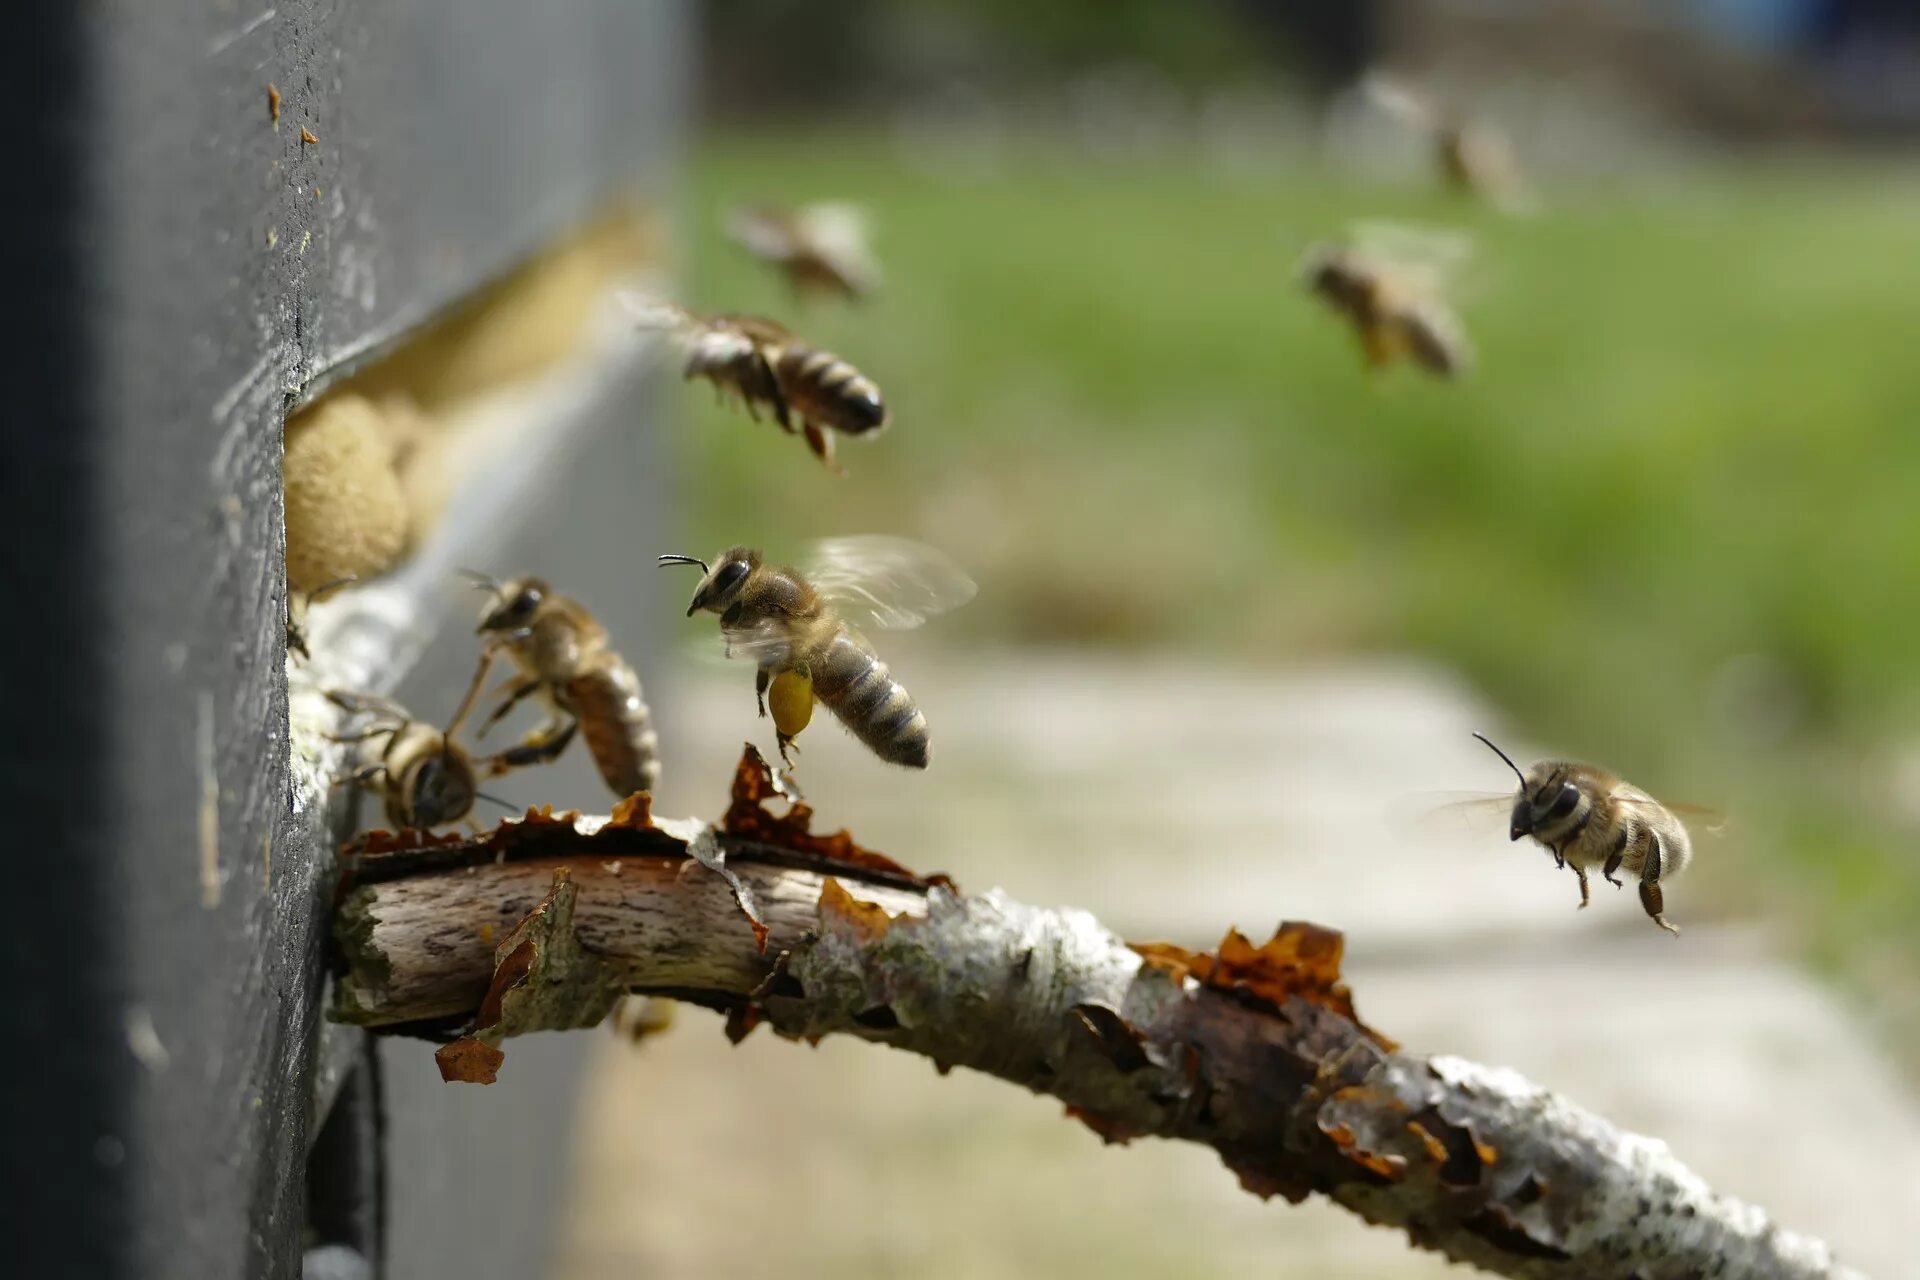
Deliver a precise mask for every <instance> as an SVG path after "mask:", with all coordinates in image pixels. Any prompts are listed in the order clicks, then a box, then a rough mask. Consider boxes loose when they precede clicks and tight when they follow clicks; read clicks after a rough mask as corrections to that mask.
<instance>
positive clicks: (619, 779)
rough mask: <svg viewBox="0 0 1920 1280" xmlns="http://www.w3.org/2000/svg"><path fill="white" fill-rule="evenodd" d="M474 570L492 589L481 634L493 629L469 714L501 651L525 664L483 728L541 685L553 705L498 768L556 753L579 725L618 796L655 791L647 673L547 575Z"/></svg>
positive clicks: (656, 765)
mask: <svg viewBox="0 0 1920 1280" xmlns="http://www.w3.org/2000/svg"><path fill="white" fill-rule="evenodd" d="M466 576H467V577H468V579H469V580H471V581H472V582H473V583H474V584H475V585H476V586H479V587H481V588H482V589H484V590H485V591H487V592H488V593H489V594H490V595H491V596H492V597H493V598H492V600H491V601H490V602H489V604H488V606H487V608H486V609H485V611H484V612H483V613H482V614H481V617H480V626H479V634H480V635H481V636H483V637H484V638H485V639H484V642H483V645H482V649H481V653H480V666H479V669H478V670H476V671H475V672H474V673H473V683H472V684H471V685H469V686H468V688H467V696H466V698H465V699H464V700H463V701H462V703H461V714H462V715H464V714H465V712H466V709H467V708H468V707H469V706H471V705H472V703H473V700H474V698H475V697H476V696H477V695H478V694H479V691H480V686H481V685H482V684H484V683H485V681H486V678H487V673H488V672H489V671H490V670H491V669H492V666H493V663H494V661H495V659H496V658H498V657H499V655H501V654H502V653H504V654H506V656H507V657H508V658H510V659H511V660H512V662H513V665H514V666H515V668H516V669H517V670H516V673H515V675H514V676H513V678H512V679H510V680H508V681H507V683H506V684H504V685H503V686H501V688H500V689H499V690H498V691H496V694H495V696H496V697H498V698H499V699H500V701H499V702H498V703H497V704H496V705H495V706H494V708H493V710H492V711H491V712H489V713H488V715H487V718H486V720H485V721H484V722H482V724H481V726H480V730H479V733H480V736H483V737H484V736H485V734H486V732H487V730H488V729H490V728H492V727H493V726H494V725H496V724H498V723H499V722H500V721H501V720H502V719H504V718H505V717H506V715H507V713H508V712H510V711H512V710H513V708H514V707H515V706H516V705H518V704H519V703H520V702H521V701H523V700H524V699H526V698H528V697H531V696H533V695H536V694H537V695H539V697H540V699H541V700H542V701H543V702H545V703H546V705H547V708H548V711H549V713H550V714H549V716H548V719H547V723H546V724H545V725H543V726H542V727H540V728H538V729H536V730H534V731H533V732H532V733H530V734H528V735H527V736H526V737H525V738H523V739H522V740H521V741H520V742H519V743H518V744H517V745H515V746H512V747H509V748H507V749H506V750H505V751H502V752H500V753H499V754H498V755H496V756H494V757H492V760H493V762H494V764H493V766H492V767H493V768H494V770H495V771H497V772H505V771H506V770H507V769H513V768H518V767H520V766H521V765H525V764H535V763H543V762H546V761H550V760H555V759H558V758H559V756H560V753H561V752H563V751H565V750H566V749H567V745H568V744H569V743H571V742H572V741H573V736H574V734H575V732H583V733H584V734H585V735H586V739H587V750H588V752H589V753H591V754H592V756H593V762H594V764H595V765H596V766H597V767H598V768H599V770H600V776H601V778H602V779H604V780H605V781H606V784H607V786H608V787H610V788H611V789H612V790H613V793H614V794H615V795H617V796H620V797H621V798H623V799H624V798H625V797H627V796H629V795H632V794H633V793H634V792H636V791H649V792H650V791H652V790H653V789H654V787H655V786H656V785H657V784H658V783H659V781H660V757H659V751H660V739H659V737H658V735H656V734H655V733H654V729H653V717H652V716H651V715H650V714H649V713H648V711H647V704H646V700H645V699H644V698H643V697H642V696H641V691H640V677H639V676H637V675H635V674H634V670H633V668H632V667H631V666H629V665H627V662H626V660H625V659H624V658H622V657H621V656H620V655H619V654H618V653H616V652H615V651H614V649H613V647H612V646H611V645H610V644H608V642H607V631H606V628H605V627H603V626H601V625H600V623H599V622H598V621H597V620H596V619H595V618H594V616H593V615H592V614H590V613H588V612H587V610H586V609H585V607H583V606H582V605H581V604H580V603H579V602H578V601H576V600H572V599H569V598H568V597H566V596H563V595H561V594H559V593H558V592H556V591H555V590H554V589H553V588H552V587H551V586H549V585H548V584H547V583H546V582H545V581H544V580H543V579H540V578H534V577H525V578H515V579H513V580H511V581H509V582H496V581H494V580H493V579H492V578H489V577H488V576H487V575H485V574H483V573H474V572H473V571H471V570H468V571H467V574H466Z"/></svg>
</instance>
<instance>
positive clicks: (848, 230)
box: [727, 203, 880, 302]
mask: <svg viewBox="0 0 1920 1280" xmlns="http://www.w3.org/2000/svg"><path fill="white" fill-rule="evenodd" d="M727 235H728V237H729V238H730V239H732V241H733V242H734V243H735V244H737V245H739V246H740V247H741V248H742V249H745V250H746V251H747V252H748V253H750V254H752V255H753V256H754V257H756V258H758V259H760V260H761V261H762V262H766V263H769V264H771V265H773V266H775V267H778V268H779V269H780V270H781V271H782V272H783V273H785V275H786V277H787V284H788V285H789V286H790V287H791V288H792V289H793V292H794V293H795V295H797V296H800V297H804V296H806V295H807V294H809V293H837V294H839V295H840V296H841V297H843V298H847V299H849V300H851V301H856V302H857V301H859V300H861V299H863V298H866V297H869V296H870V295H871V294H872V293H873V292H874V291H875V290H876V289H878V288H879V287H880V266H879V264H878V263H877V262H875V261H874V258H873V251H872V249H871V248H869V247H868V235H867V218H866V214H865V213H864V211H862V210H861V209H859V208H857V207H856V206H854V205H850V204H840V203H820V204H808V205H802V206H801V207H800V208H798V209H775V208H768V207H764V206H743V207H741V208H737V209H734V210H732V211H731V212H729V213H728V215H727Z"/></svg>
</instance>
